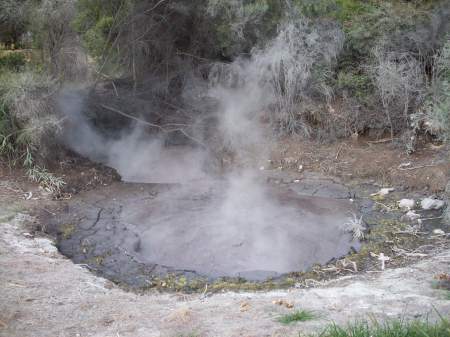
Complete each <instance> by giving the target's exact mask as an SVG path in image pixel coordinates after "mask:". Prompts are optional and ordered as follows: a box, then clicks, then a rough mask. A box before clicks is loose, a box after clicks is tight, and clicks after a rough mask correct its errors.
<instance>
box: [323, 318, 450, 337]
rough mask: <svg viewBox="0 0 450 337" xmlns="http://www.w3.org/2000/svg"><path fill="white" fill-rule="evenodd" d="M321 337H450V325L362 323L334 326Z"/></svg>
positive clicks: (445, 321)
mask: <svg viewBox="0 0 450 337" xmlns="http://www.w3.org/2000/svg"><path fill="white" fill-rule="evenodd" d="M320 337H450V324H449V322H448V320H445V319H442V320H441V321H440V322H438V323H429V322H421V321H411V322H408V321H403V320H396V321H391V322H387V323H384V324H380V323H377V322H375V323H373V324H369V323H367V322H361V323H356V324H353V325H348V326H347V327H344V328H343V327H340V326H338V325H335V324H333V325H331V326H329V327H328V328H327V329H326V330H325V331H324V332H322V333H321V334H320Z"/></svg>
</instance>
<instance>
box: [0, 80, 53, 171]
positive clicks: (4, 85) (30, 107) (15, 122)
mask: <svg viewBox="0 0 450 337" xmlns="http://www.w3.org/2000/svg"><path fill="white" fill-rule="evenodd" d="M54 90H55V82H54V81H52V80H51V79H49V78H48V77H47V76H44V75H40V74H37V73H34V72H31V71H25V72H20V73H14V72H6V71H5V72H2V73H1V74H0V155H2V156H3V157H5V158H7V159H8V161H9V162H10V163H12V164H16V163H17V161H21V160H22V161H23V162H24V163H26V164H27V165H28V166H29V164H30V163H31V162H34V161H35V160H43V159H45V158H46V157H47V156H48V155H49V154H50V152H51V147H52V146H54V144H55V141H56V140H55V139H54V138H55V134H56V133H57V131H58V129H59V126H60V122H59V120H58V119H57V117H56V116H55V112H54V110H53V103H52V98H51V94H52V92H54Z"/></svg>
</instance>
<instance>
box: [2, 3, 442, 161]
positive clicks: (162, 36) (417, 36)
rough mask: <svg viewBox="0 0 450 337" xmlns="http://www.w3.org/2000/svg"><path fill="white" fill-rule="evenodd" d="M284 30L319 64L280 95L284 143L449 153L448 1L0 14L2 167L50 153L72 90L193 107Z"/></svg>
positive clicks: (15, 9)
mask: <svg viewBox="0 0 450 337" xmlns="http://www.w3.org/2000/svg"><path fill="white" fill-rule="evenodd" d="M286 22H291V23H299V22H301V27H302V29H300V30H298V29H299V28H298V27H299V25H298V24H297V31H296V33H297V35H298V34H300V35H301V36H300V35H299V36H298V41H293V42H296V43H303V44H304V46H305V48H304V50H305V55H304V58H303V59H305V57H306V58H307V57H311V58H315V59H316V60H317V62H314V64H313V65H311V67H310V68H308V81H306V82H305V83H304V84H303V85H302V86H298V81H292V79H291V80H290V82H289V83H288V82H286V83H283V85H279V86H278V91H277V95H279V100H280V102H282V103H283V104H279V105H278V108H277V107H274V112H273V113H274V115H273V116H274V118H272V122H274V123H276V124H277V126H278V128H277V129H278V131H279V132H281V133H301V134H303V135H305V136H308V137H315V138H317V139H319V140H327V141H329V140H333V139H336V138H340V137H348V136H351V135H353V136H355V135H367V136H369V137H375V138H382V137H390V138H393V139H394V138H395V139H400V140H401V144H402V145H403V146H405V149H406V150H407V151H408V152H413V151H414V150H415V148H416V145H417V139H418V137H422V136H423V135H428V137H431V138H433V139H434V140H437V141H443V142H446V141H448V140H449V139H450V117H449V109H450V93H449V86H450V84H449V81H450V35H449V34H450V4H449V3H448V1H437V0H436V1H433V0H423V1H421V0H415V1H407V0H367V1H362V0H292V1H282V0H229V1H225V0H191V1H187V0H163V1H156V0H151V1H140V0H108V1H107V0H68V1H63V0H20V1H17V0H3V1H2V2H1V3H0V42H1V45H2V47H1V50H0V77H1V81H0V153H1V154H2V156H3V158H6V159H7V161H8V162H9V163H17V162H24V161H25V162H26V163H27V165H28V166H29V165H30V161H31V160H30V158H33V159H32V161H33V163H34V162H36V163H39V164H40V165H44V164H43V162H45V159H48V158H49V153H55V151H53V150H49V149H51V148H52V147H53V146H55V144H54V143H56V142H55V140H56V139H57V132H58V127H57V126H58V125H60V123H61V118H60V116H58V111H57V109H56V108H55V104H54V98H55V95H56V94H57V92H58V88H60V87H61V86H62V85H63V84H64V83H80V82H86V81H91V83H92V81H94V83H98V82H99V81H110V80H114V82H113V86H112V87H110V89H109V90H110V91H111V92H113V91H115V94H117V92H118V91H121V90H122V91H123V92H121V94H123V93H125V94H124V95H123V97H124V98H123V99H130V97H134V99H135V98H136V97H139V98H145V99H148V97H149V95H150V96H151V97H152V99H154V100H155V101H157V102H164V103H170V104H172V105H174V104H175V103H176V104H177V105H186V104H187V103H186V101H185V100H184V101H183V100H182V99H181V98H180V97H181V96H182V93H183V91H184V90H185V89H186V83H187V78H188V77H189V78H192V76H196V77H198V78H203V79H207V78H208V76H209V72H210V69H211V65H213V64H217V63H218V62H219V63H229V62H231V61H233V60H235V59H237V58H239V57H240V58H246V57H249V55H250V54H251V52H252V50H255V49H258V48H263V47H264V46H265V45H267V43H268V42H269V41H271V40H272V39H273V38H274V37H275V36H276V34H277V32H279V31H280V29H281V27H283V25H284V24H285V23H286ZM330 27H333V30H331V28H330ZM330 31H333V32H335V34H333V36H342V38H339V39H335V40H333V41H332V43H333V45H331V44H330V43H329V44H328V45H327V48H333V50H336V51H337V52H338V53H337V55H335V57H334V56H333V58H332V59H333V62H329V61H330V60H331V59H330V60H328V61H327V62H323V60H325V59H327V57H326V55H327V53H326V52H324V51H323V50H321V49H320V48H323V46H324V44H323V43H322V44H320V43H312V44H311V43H309V42H310V41H311V39H313V38H314V36H316V35H317V36H326V34H325V35H324V32H330ZM336 34H337V35H336ZM330 36H331V35H330ZM294 39H295V37H294ZM302 39H303V40H302ZM329 55H334V54H333V53H331V54H329ZM291 61H292V62H300V61H295V60H291ZM291 61H290V62H291ZM279 69H281V70H282V67H280V68H279ZM299 69H300V67H299ZM301 69H305V68H304V67H303V68H301ZM285 75H286V74H284V75H283V76H282V77H280V78H283V79H284V80H286V76H285ZM114 83H116V84H114ZM279 84H281V83H280V82H279ZM158 104H159V103H158ZM167 113H168V114H170V111H168V112H167ZM193 113H195V111H193ZM97 117H98V116H97ZM25 159H27V160H25Z"/></svg>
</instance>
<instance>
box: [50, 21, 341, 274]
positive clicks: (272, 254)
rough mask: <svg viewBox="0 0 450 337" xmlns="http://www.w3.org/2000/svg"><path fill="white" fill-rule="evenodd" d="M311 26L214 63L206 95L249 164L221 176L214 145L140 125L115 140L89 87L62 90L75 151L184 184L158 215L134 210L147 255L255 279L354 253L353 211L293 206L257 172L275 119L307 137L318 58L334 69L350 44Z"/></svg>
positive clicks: (130, 177) (224, 136) (239, 157)
mask: <svg viewBox="0 0 450 337" xmlns="http://www.w3.org/2000/svg"><path fill="white" fill-rule="evenodd" d="M306 28H307V23H303V22H301V23H297V24H295V25H294V24H290V25H286V26H285V27H284V28H283V29H282V30H280V33H279V35H278V36H277V37H276V38H275V39H274V40H273V41H272V42H270V43H268V44H267V46H266V48H264V49H260V50H255V51H254V52H253V54H252V56H251V57H249V58H245V59H244V58H239V59H237V60H236V61H235V62H233V63H232V64H216V65H214V66H213V67H212V70H211V72H210V76H209V82H208V86H207V87H208V89H207V91H206V92H203V95H204V96H206V97H208V98H212V99H214V100H215V101H216V103H217V105H216V106H217V109H216V111H214V113H213V114H214V115H216V116H217V120H218V123H217V130H216V131H217V133H218V134H219V138H220V139H221V141H222V146H224V147H225V148H227V149H229V150H230V151H232V152H233V153H234V154H235V159H236V163H235V164H236V165H235V166H236V167H241V169H239V170H238V169H232V170H231V171H230V172H227V173H226V174H225V175H224V176H222V177H221V178H220V179H217V177H213V176H211V175H208V174H207V170H205V168H206V167H207V166H208V164H210V163H212V162H214V160H213V159H212V158H211V157H210V156H209V152H207V151H205V149H203V148H194V147H191V146H175V147H167V146H165V145H164V144H165V139H164V137H160V136H158V137H155V136H154V135H153V136H150V135H149V133H148V132H146V130H145V127H144V126H143V125H140V124H139V123H136V124H135V127H134V128H133V131H132V132H128V133H124V134H117V135H116V137H115V138H114V139H111V137H106V136H104V135H101V134H100V133H99V132H98V131H97V130H96V129H95V128H94V127H93V126H92V125H91V124H90V122H89V121H88V120H87V118H86V117H85V116H84V115H83V114H82V113H81V112H82V111H83V105H84V103H85V102H84V98H83V97H86V95H85V93H84V92H83V91H82V90H74V89H71V90H65V91H63V92H62V94H61V96H60V100H59V103H60V107H61V109H62V110H63V111H64V113H65V115H66V116H67V117H68V124H67V130H66V134H65V141H66V143H67V144H68V145H69V146H70V147H71V148H72V149H74V150H75V151H77V152H78V153H80V154H81V155H84V156H87V157H89V158H90V159H92V160H94V161H100V162H102V163H105V164H106V165H109V166H112V167H114V168H116V169H117V170H118V172H119V173H120V174H121V176H122V178H123V179H124V180H126V181H132V182H145V183H173V182H178V183H183V186H181V187H180V188H178V189H175V190H171V191H169V192H167V193H165V194H163V195H161V196H160V197H159V199H158V201H156V206H155V205H154V206H153V208H152V209H151V210H148V209H133V207H130V208H129V209H128V210H127V211H126V214H127V219H128V221H130V222H131V223H133V222H134V224H135V226H137V227H138V228H139V230H140V231H141V241H142V243H141V246H142V251H141V252H140V254H141V255H142V258H144V259H146V260H148V261H150V262H154V263H162V264H166V265H170V266H173V267H176V268H180V269H186V268H189V269H194V270H197V271H200V272H202V273H205V274H208V275H214V276H223V275H228V276H235V275H247V276H249V275H250V276H249V277H256V276H255V275H256V274H255V273H257V271H264V272H263V274H262V275H265V276H267V273H265V272H272V273H273V272H274V273H282V272H288V271H294V270H300V269H304V268H307V267H309V266H310V265H311V264H312V263H314V262H326V261H327V260H328V259H330V258H332V257H334V256H336V254H345V253H346V251H347V249H348V248H349V242H348V241H349V240H348V238H349V237H348V235H346V234H343V233H341V231H340V230H339V228H338V225H339V217H342V221H344V220H345V219H346V213H345V211H346V210H342V209H341V210H339V207H341V206H336V205H334V204H332V203H331V204H329V205H322V206H320V207H319V203H320V202H319V201H317V200H313V201H303V202H302V203H301V205H299V204H296V205H292V204H290V203H289V202H284V201H283V197H282V195H280V194H279V192H274V190H273V189H272V188H270V187H269V186H268V185H267V184H266V182H265V180H264V179H263V178H262V177H260V173H259V171H258V170H255V168H257V167H259V166H260V164H261V163H262V162H264V163H265V162H266V161H267V159H268V158H269V156H270V151H271V144H273V143H274V138H273V129H272V126H273V124H269V123H268V121H270V120H272V122H274V121H276V123H277V122H279V123H281V124H283V126H284V127H289V129H290V130H291V131H292V132H294V131H298V130H302V129H303V132H305V133H306V127H305V126H304V125H303V124H302V120H301V118H299V117H298V116H297V115H296V111H295V106H296V104H298V103H299V102H301V99H302V92H303V91H305V90H307V88H308V85H309V83H310V81H311V73H312V67H313V62H314V61H315V62H317V60H321V61H323V62H324V64H330V63H331V62H332V60H333V59H334V58H335V57H336V55H337V53H338V52H339V50H340V48H341V44H340V41H341V35H339V34H338V33H339V31H338V33H336V27H334V26H333V27H325V28H324V29H322V31H313V32H309V33H308V29H306ZM312 51H314V52H312ZM191 85H192V83H191ZM270 111H272V112H273V113H272V114H270V113H269V112H270ZM266 117H268V118H266ZM112 118H114V116H112ZM202 141H203V142H204V143H206V144H207V143H208V139H203V140H202ZM277 193H278V194H277ZM289 198H292V195H290V194H289ZM294 198H295V196H294ZM150 211H151V212H152V213H151V215H150V216H149V214H147V213H145V212H150ZM341 213H342V214H341ZM146 214H147V215H146ZM162 243H164V244H162ZM252 275H253V276H252Z"/></svg>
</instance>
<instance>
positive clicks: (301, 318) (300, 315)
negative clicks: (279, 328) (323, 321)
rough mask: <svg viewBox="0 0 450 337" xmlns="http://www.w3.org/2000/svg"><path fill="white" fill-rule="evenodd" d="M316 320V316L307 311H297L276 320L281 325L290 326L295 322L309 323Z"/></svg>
mask: <svg viewBox="0 0 450 337" xmlns="http://www.w3.org/2000/svg"><path fill="white" fill-rule="evenodd" d="M315 318H317V315H316V314H315V313H314V312H312V311H308V310H297V311H296V312H294V313H292V314H287V315H283V316H281V317H280V318H278V322H280V323H282V324H291V323H295V322H305V321H311V320H313V319H315Z"/></svg>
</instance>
